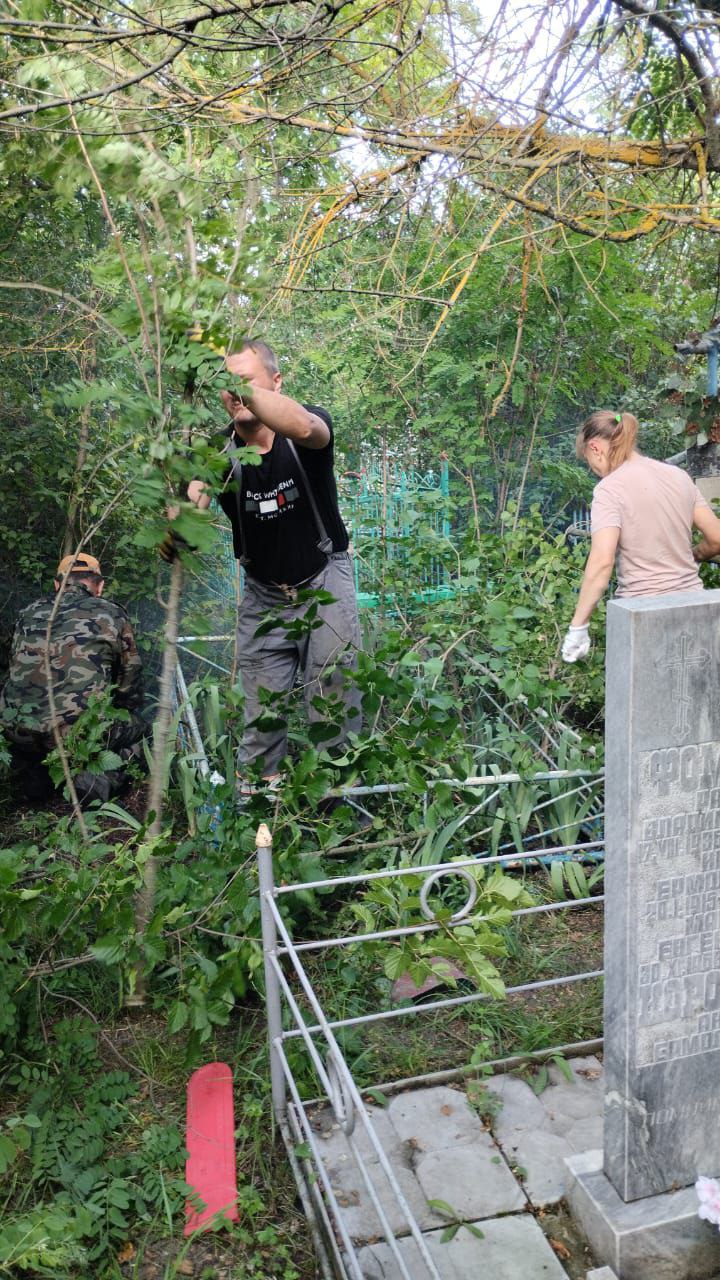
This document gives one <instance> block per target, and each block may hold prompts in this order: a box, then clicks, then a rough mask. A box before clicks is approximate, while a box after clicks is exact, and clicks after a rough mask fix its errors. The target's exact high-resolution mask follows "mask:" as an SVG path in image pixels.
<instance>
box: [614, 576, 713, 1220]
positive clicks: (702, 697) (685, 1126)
mask: <svg viewBox="0 0 720 1280" xmlns="http://www.w3.org/2000/svg"><path fill="white" fill-rule="evenodd" d="M606 697H607V704H606V814H607V818H606V879H605V893H606V904H607V909H606V924H605V973H606V978H605V1081H606V1094H605V1128H604V1170H605V1174H606V1175H607V1177H608V1179H609V1180H610V1182H611V1183H612V1185H613V1186H614V1187H615V1189H616V1191H617V1192H618V1193H619V1195H620V1196H621V1197H622V1199H623V1200H624V1201H629V1200H637V1199H639V1198H640V1197H644V1196H651V1195H655V1194H658V1193H660V1192H665V1191H671V1190H675V1189H677V1188H679V1187H685V1186H688V1185H690V1184H691V1183H693V1182H694V1181H695V1179H696V1178H697V1177H698V1175H699V1174H708V1175H712V1176H714V1175H716V1174H718V1173H720V591H706V592H702V593H697V594H695V593H692V594H683V595H675V596H673V595H669V596H660V597H657V596H656V597H649V598H647V599H644V600H643V599H634V600H618V601H614V602H613V603H612V604H610V605H609V607H608V635H607V694H606Z"/></svg>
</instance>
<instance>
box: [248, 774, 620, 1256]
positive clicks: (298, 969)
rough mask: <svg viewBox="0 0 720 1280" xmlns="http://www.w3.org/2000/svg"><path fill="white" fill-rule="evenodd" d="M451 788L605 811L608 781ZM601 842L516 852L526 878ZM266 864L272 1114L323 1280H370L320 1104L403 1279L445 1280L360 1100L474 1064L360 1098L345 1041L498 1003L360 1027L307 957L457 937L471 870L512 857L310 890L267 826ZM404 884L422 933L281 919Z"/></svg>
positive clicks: (545, 907) (436, 1003)
mask: <svg viewBox="0 0 720 1280" xmlns="http://www.w3.org/2000/svg"><path fill="white" fill-rule="evenodd" d="M448 781H449V782H451V783H454V784H456V785H457V786H458V787H459V788H461V789H462V790H463V791H467V790H477V791H478V793H480V794H483V796H484V798H483V799H480V800H479V802H478V805H479V811H480V812H481V811H482V807H483V805H484V804H487V802H488V796H489V795H491V794H492V791H493V789H495V790H497V789H498V788H499V787H502V786H507V785H513V784H517V783H520V782H523V781H525V782H527V781H535V782H547V783H552V782H557V783H560V784H562V785H563V786H566V785H567V786H568V790H572V789H573V788H576V787H578V786H584V787H585V789H586V791H588V792H590V793H593V794H595V795H596V796H597V799H598V802H599V803H601V796H600V794H599V792H600V790H601V788H602V783H603V773H602V771H597V770H595V771H587V772H586V773H585V774H584V775H581V773H580V771H568V770H548V771H546V772H544V773H540V774H535V775H532V777H531V778H530V779H522V778H520V776H519V775H517V774H508V775H504V776H503V775H500V776H499V775H497V774H494V775H488V776H483V777H475V778H466V779H450V780H448ZM568 784H569V785H568ZM399 786H401V784H387V786H386V787H385V788H383V787H366V788H349V789H347V791H346V792H344V793H342V794H346V795H348V798H351V797H354V799H355V802H357V801H358V800H360V799H361V798H362V797H366V796H367V795H368V794H373V795H382V794H383V793H384V792H389V791H394V790H397V789H398V787H399ZM602 844H603V842H602V839H590V840H581V841H580V840H575V841H572V842H568V843H566V844H564V845H563V844H559V845H554V846H546V845H536V846H535V847H533V849H532V851H529V850H525V851H518V850H517V849H515V850H514V851H513V854H512V865H513V866H517V867H519V868H525V867H527V866H528V865H531V866H532V865H534V866H538V865H542V864H543V863H544V862H546V861H548V860H552V859H555V858H558V857H567V858H572V859H575V860H578V861H587V860H588V859H591V860H592V859H595V858H597V857H598V855H599V854H601V852H602ZM257 858H258V879H259V893H260V908H261V920H262V938H263V953H264V969H265V999H266V1009H267V1027H268V1042H269V1054H270V1074H271V1082H272V1103H273V1114H274V1117H275V1121H276V1123H277V1125H278V1128H279V1130H280V1132H281V1134H282V1137H283V1140H284V1144H285V1147H286V1149H287V1154H288V1158H289V1160H290V1163H291V1166H292V1169H293V1172H294V1175H295V1179H296V1182H297V1185H298V1190H299V1193H300V1196H301V1199H302V1203H303V1206H304V1209H305V1212H306V1215H307V1217H308V1220H309V1223H310V1227H311V1231H312V1234H313V1238H314V1241H315V1245H316V1249H317V1253H318V1259H319V1263H320V1267H321V1270H322V1274H323V1276H324V1277H325V1280H363V1271H362V1268H361V1264H360V1261H359V1258H358V1246H357V1245H356V1243H355V1241H354V1240H353V1239H352V1238H351V1235H350V1232H349V1230H348V1228H347V1225H346V1224H345V1223H344V1221H343V1212H342V1206H341V1204H340V1203H339V1201H338V1196H337V1194H336V1191H335V1190H334V1188H333V1185H332V1179H331V1176H330V1172H329V1170H328V1168H327V1167H326V1165H325V1162H324V1160H323V1153H322V1151H321V1145H322V1144H321V1142H320V1141H319V1140H318V1135H317V1133H316V1130H315V1128H314V1127H313V1123H312V1116H313V1114H314V1112H315V1110H316V1109H317V1108H318V1106H322V1107H327V1108H329V1110H330V1113H331V1114H332V1117H333V1119H334V1122H335V1124H336V1125H337V1126H339V1129H340V1130H341V1132H342V1133H343V1134H344V1135H345V1138H346V1140H347V1144H348V1147H349V1150H350V1152H351V1154H352V1158H353V1160H354V1162H355V1165H356V1167H357V1170H358V1173H359V1176H360V1179H361V1183H362V1186H363V1187H364V1189H365V1192H366V1194H367V1197H368V1200H369V1202H370V1204H371V1205H372V1207H373V1209H374V1211H375V1214H376V1215H377V1218H378V1221H379V1223H380V1226H381V1229H382V1233H383V1236H384V1238H385V1240H386V1242H387V1244H388V1246H389V1248H390V1251H391V1254H392V1257H393V1259H394V1263H395V1265H396V1267H397V1274H398V1275H399V1276H401V1277H402V1278H403V1280H441V1277H440V1274H439V1272H438V1270H437V1266H436V1264H435V1262H434V1261H433V1259H432V1257H431V1255H430V1253H429V1250H428V1247H427V1244H426V1242H425V1240H424V1238H423V1233H422V1231H421V1229H420V1227H419V1225H418V1222H417V1220H416V1218H415V1217H414V1215H413V1213H412V1210H411V1208H410V1206H409V1204H408V1202H407V1199H406V1196H405V1195H404V1194H403V1191H402V1188H401V1186H400V1182H399V1179H398V1176H397V1170H396V1169H394V1168H393V1164H392V1160H391V1159H390V1157H389V1155H388V1153H387V1152H386V1151H385V1150H384V1148H383V1145H382V1142H381V1141H380V1139H379V1136H378V1133H377V1132H376V1130H375V1127H374V1125H373V1122H372V1118H371V1116H370V1114H369V1112H368V1110H367V1108H366V1106H365V1104H364V1102H363V1097H362V1093H367V1091H368V1089H370V1090H376V1091H377V1090H382V1091H383V1093H387V1092H392V1091H394V1090H398V1089H400V1088H409V1087H412V1086H423V1085H434V1084H440V1083H445V1082H449V1081H452V1080H460V1079H462V1078H464V1077H468V1076H473V1075H476V1074H477V1071H478V1069H477V1067H473V1066H463V1067H456V1068H449V1069H447V1070H442V1071H435V1072H429V1073H427V1074H425V1075H419V1076H414V1077H406V1078H404V1079H401V1080H395V1081H378V1082H373V1083H372V1084H371V1085H364V1086H363V1089H362V1090H361V1089H360V1088H359V1087H358V1085H357V1083H356V1081H355V1079H354V1078H353V1074H352V1071H351V1069H350V1067H349V1065H348V1062H347V1059H346V1057H345V1055H344V1053H343V1051H342V1048H341V1045H340V1043H339V1041H338V1034H337V1033H339V1032H341V1031H343V1030H344V1029H348V1028H354V1029H359V1028H368V1027H371V1026H376V1025H377V1024H380V1023H383V1024H384V1023H387V1024H388V1025H389V1026H392V1025H393V1024H394V1023H395V1022H396V1020H398V1019H400V1020H403V1019H407V1018H423V1017H426V1016H427V1015H428V1014H431V1013H436V1012H437V1011H439V1010H443V1009H446V1010H447V1009H457V1008H459V1007H461V1006H468V1005H472V1004H478V1003H480V1002H487V1001H491V1000H493V999H494V997H492V996H490V995H488V994H487V993H485V992H481V991H473V992H471V993H470V994H456V995H450V996H446V997H442V998H438V999H431V1000H428V1001H427V1002H424V1003H422V1004H409V1005H399V1006H397V1007H392V1008H387V1009H379V1010H376V1011H374V1012H370V1013H365V1014H360V1015H356V1016H352V1017H329V1016H328V1015H327V1014H326V1012H325V1010H324V1009H323V1005H322V1001H321V999H320V997H319V995H318V992H317V990H316V988H315V985H314V983H313V979H312V975H311V973H310V972H309V971H308V967H307V964H306V962H305V957H307V956H308V955H317V954H318V953H321V952H328V951H331V950H335V949H342V948H348V947H361V946H362V945H363V944H367V943H370V942H373V943H375V942H378V941H382V940H387V941H388V943H392V941H393V940H397V939H399V938H402V937H407V936H409V935H412V934H416V935H417V934H422V935H423V936H425V935H427V934H430V933H433V932H437V931H439V930H440V929H441V928H442V929H445V928H448V927H451V928H452V927H456V926H457V925H459V924H461V923H462V922H463V921H466V920H467V919H468V917H470V916H471V914H472V911H473V907H474V905H475V901H476V896H477V885H476V881H475V879H474V878H473V876H472V875H471V874H470V871H471V869H477V867H478V865H482V866H483V867H494V866H503V867H507V866H508V863H509V859H508V855H507V853H506V852H498V853H497V854H495V855H494V856H484V855H483V856H482V857H481V858H480V859H479V857H478V855H475V856H474V857H467V858H459V859H456V860H454V861H443V862H434V863H431V864H428V865H422V864H419V865H418V864H413V865H410V866H396V867H388V868H385V869H382V870H373V871H367V872H361V873H358V874H352V875H340V876H333V877H328V878H326V879H320V880H314V881H310V882H298V883H295V884H284V883H283V884H277V883H276V882H275V879H274V875H273V850H272V839H271V835H270V832H269V830H268V828H267V827H266V826H265V825H261V826H260V828H259V829H258V833H257ZM406 876H415V877H418V876H420V877H422V880H423V884H422V888H421V890H420V896H419V902H420V915H421V917H422V918H421V919H418V922H417V923H415V924H410V925H405V926H402V927H395V928H387V929H378V930H375V931H366V932H364V933H356V934H348V935H338V936H335V937H324V938H322V939H312V938H310V939H301V940H298V939H297V938H295V937H294V936H293V930H292V927H291V926H290V925H289V923H288V921H287V920H286V918H285V916H284V914H283V911H282V909H281V904H282V902H283V901H284V900H286V899H288V898H289V897H291V896H292V895H297V894H303V895H306V896H307V895H308V894H320V893H322V894H324V893H327V892H328V891H331V892H333V893H337V892H338V891H340V890H342V891H347V892H350V893H352V892H354V891H356V890H359V889H362V887H363V886H367V885H370V884H372V883H373V882H377V881H383V882H388V881H389V882H392V881H396V880H398V879H399V878H401V877H406ZM448 877H459V879H460V880H461V881H462V882H463V883H464V884H465V886H466V889H467V899H466V901H465V903H464V904H463V905H462V906H461V907H459V908H458V909H457V910H456V911H455V912H454V913H453V914H452V916H451V917H450V919H449V920H448V919H447V917H444V919H443V921H442V922H440V921H439V920H438V919H437V917H436V912H435V910H434V909H433V906H432V903H431V902H430V893H431V891H432V890H433V888H434V887H435V886H436V885H437V884H438V882H440V881H443V880H446V879H447V878H448ZM306 900H307V897H306ZM603 902H604V897H603V896H602V895H596V896H592V895H591V896H587V897H578V898H574V899H570V900H564V901H548V902H541V903H539V904H537V905H533V906H529V907H520V908H518V909H517V910H514V911H513V912H512V917H513V919H518V920H519V919H522V918H525V917H528V918H531V917H535V916H538V915H540V914H542V913H549V914H552V913H565V912H573V911H577V910H582V909H583V908H586V907H590V906H593V907H596V906H597V905H598V904H600V903H603ZM602 973H603V971H602V969H601V968H594V969H592V968H591V969H587V970H585V971H582V972H572V973H566V974H561V975H559V976H555V977H550V978H543V979H540V980H537V979H534V978H533V976H532V975H529V979H528V980H527V981H522V982H516V983H514V984H513V985H512V986H509V987H507V988H506V992H505V996H506V997H511V996H521V997H522V996H525V995H529V994H530V993H535V992H541V991H547V990H549V989H551V988H560V987H569V986H573V985H575V984H578V983H584V982H590V981H593V980H597V979H600V978H601V977H602ZM303 1006H304V1009H305V1012H304V1011H303ZM601 1044H602V1041H601V1040H600V1039H592V1040H581V1041H575V1042H573V1043H567V1044H560V1045H553V1046H551V1047H548V1048H546V1049H542V1050H539V1051H536V1052H534V1053H527V1054H522V1055H520V1056H518V1055H506V1056H504V1057H500V1058H497V1059H493V1060H492V1061H491V1062H489V1063H487V1064H485V1065H486V1066H488V1067H491V1068H493V1069H494V1070H495V1071H497V1072H502V1071H506V1070H509V1069H510V1068H512V1067H513V1066H517V1065H519V1064H520V1063H521V1062H523V1063H526V1062H528V1060H531V1061H532V1060H535V1061H542V1060H543V1059H546V1058H551V1057H552V1056H553V1055H557V1054H568V1053H576V1054H582V1053H591V1052H593V1051H595V1050H596V1049H598V1048H599V1047H600V1046H601ZM299 1046H302V1047H303V1048H304V1051H305V1054H306V1058H305V1059H304V1060H303V1061H304V1063H305V1065H311V1066H312V1068H313V1070H314V1073H315V1078H316V1079H317V1081H318V1083H319V1088H320V1096H319V1097H316V1098H313V1099H310V1100H308V1099H304V1098H303V1097H302V1096H301V1087H300V1084H299V1082H298V1079H297V1074H298V1072H297V1066H296V1065H294V1064H297V1062H298V1057H297V1054H298V1048H299ZM369 1161H370V1163H372V1164H373V1166H377V1168H378V1169H379V1170H381V1175H382V1176H381V1179H380V1182H381V1186H382V1189H383V1192H384V1195H383V1194H381V1193H380V1192H379V1190H378V1186H377V1185H376V1179H374V1178H373V1176H372V1175H371V1170H370V1168H369ZM388 1201H389V1202H390V1203H391V1204H392V1206H393V1212H392V1213H390V1212H389V1211H388V1209H387V1204H388ZM398 1216H399V1218H400V1220H402V1221H404V1223H405V1227H406V1231H405V1232H396V1231H395V1230H393V1228H392V1225H391V1219H392V1220H393V1221H396V1220H397V1218H398ZM404 1234H407V1235H409V1236H411V1237H412V1238H413V1240H414V1241H415V1244H416V1246H417V1250H418V1256H419V1259H420V1263H421V1266H422V1270H421V1271H420V1270H418V1268H417V1267H416V1266H414V1267H413V1270H412V1275H411V1274H410V1272H409V1270H408V1266H407V1263H406V1261H405V1260H404V1258H403V1256H402V1253H401V1250H400V1248H399V1244H398V1241H399V1239H400V1238H401V1236H402V1235H404Z"/></svg>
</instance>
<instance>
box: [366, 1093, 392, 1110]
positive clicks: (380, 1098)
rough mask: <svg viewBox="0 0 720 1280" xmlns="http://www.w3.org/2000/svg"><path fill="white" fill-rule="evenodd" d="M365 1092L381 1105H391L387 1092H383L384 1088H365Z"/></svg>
mask: <svg viewBox="0 0 720 1280" xmlns="http://www.w3.org/2000/svg"><path fill="white" fill-rule="evenodd" d="M363 1092H364V1093H366V1094H367V1095H368V1097H369V1098H372V1100H373V1102H377V1104H378V1106H379V1107H389V1106H390V1099H389V1098H388V1096H387V1094H386V1093H383V1091H382V1089H364V1090H363Z"/></svg>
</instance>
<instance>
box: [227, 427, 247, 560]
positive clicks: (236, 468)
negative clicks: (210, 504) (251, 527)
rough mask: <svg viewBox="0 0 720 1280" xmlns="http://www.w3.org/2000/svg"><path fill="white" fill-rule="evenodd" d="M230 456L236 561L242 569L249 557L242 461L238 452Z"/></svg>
mask: <svg viewBox="0 0 720 1280" xmlns="http://www.w3.org/2000/svg"><path fill="white" fill-rule="evenodd" d="M230 458H231V463H230V465H231V467H232V478H233V480H234V481H235V502H236V504H237V524H238V542H239V543H240V555H239V556H238V563H239V564H241V565H242V567H243V569H247V567H248V565H249V564H250V557H249V556H248V553H247V543H246V542H245V524H244V521H243V509H242V462H241V461H240V454H239V452H235V453H232V454H231V455H230Z"/></svg>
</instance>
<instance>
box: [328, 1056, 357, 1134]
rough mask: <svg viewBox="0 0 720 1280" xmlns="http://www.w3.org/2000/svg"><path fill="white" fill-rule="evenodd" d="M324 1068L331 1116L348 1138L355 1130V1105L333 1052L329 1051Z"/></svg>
mask: <svg viewBox="0 0 720 1280" xmlns="http://www.w3.org/2000/svg"><path fill="white" fill-rule="evenodd" d="M325 1067H326V1069H327V1074H328V1081H329V1083H330V1091H329V1096H330V1105H331V1106H332V1109H333V1115H334V1116H335V1119H336V1120H337V1122H338V1124H339V1125H340V1128H341V1129H342V1131H343V1133H344V1134H345V1135H346V1137H348V1138H349V1137H350V1134H351V1133H352V1131H353V1129H354V1128H355V1119H356V1116H355V1103H354V1102H353V1100H352V1098H351V1096H350V1094H349V1093H348V1092H347V1085H346V1082H345V1080H343V1077H342V1071H341V1069H340V1067H339V1066H338V1063H337V1061H336V1058H335V1051H334V1049H331V1050H330V1052H329V1054H328V1056H327V1058H326V1060H325Z"/></svg>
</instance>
